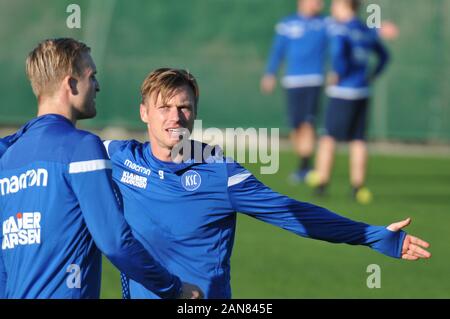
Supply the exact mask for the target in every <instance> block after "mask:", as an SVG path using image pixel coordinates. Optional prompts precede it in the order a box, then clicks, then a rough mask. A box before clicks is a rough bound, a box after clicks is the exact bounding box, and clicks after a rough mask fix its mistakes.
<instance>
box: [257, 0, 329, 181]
mask: <svg viewBox="0 0 450 319" xmlns="http://www.w3.org/2000/svg"><path fill="white" fill-rule="evenodd" d="M322 9H323V1H322V0H298V12H297V13H296V14H294V15H291V16H288V17H286V18H284V19H282V20H281V21H280V22H279V23H278V24H277V26H276V35H275V39H274V43H273V46H272V51H271V53H270V57H269V61H268V64H267V67H266V72H265V75H264V76H263V78H262V80H261V90H262V92H263V93H271V92H272V91H273V90H274V88H275V85H276V74H277V71H278V69H279V68H280V65H281V63H282V62H283V61H285V62H286V74H285V75H284V77H283V79H282V85H283V87H284V88H285V89H286V96H287V113H288V119H289V123H290V125H291V128H292V131H291V134H290V136H291V140H292V143H293V146H294V149H295V151H296V153H297V154H298V156H299V157H300V163H299V166H298V169H297V171H296V172H295V173H293V174H292V175H291V180H292V181H294V182H299V181H303V180H304V178H305V176H306V175H307V173H308V172H309V170H310V169H311V164H312V163H311V157H312V156H313V153H314V145H315V122H316V116H317V113H318V109H319V103H320V95H321V91H322V86H323V84H324V64H325V55H326V47H327V43H328V38H327V27H328V23H327V21H326V18H324V17H322V16H321V15H320V13H321V11H322Z"/></svg>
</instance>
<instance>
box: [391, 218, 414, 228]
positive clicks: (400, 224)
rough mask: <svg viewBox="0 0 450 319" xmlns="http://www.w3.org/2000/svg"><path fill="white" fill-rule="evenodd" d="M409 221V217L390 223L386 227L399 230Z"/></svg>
mask: <svg viewBox="0 0 450 319" xmlns="http://www.w3.org/2000/svg"><path fill="white" fill-rule="evenodd" d="M410 223H411V218H407V219H405V220H402V221H399V222H396V223H392V224H390V225H389V226H388V227H387V229H389V230H390V231H399V230H400V229H402V228H404V227H406V226H408V225H409V224H410Z"/></svg>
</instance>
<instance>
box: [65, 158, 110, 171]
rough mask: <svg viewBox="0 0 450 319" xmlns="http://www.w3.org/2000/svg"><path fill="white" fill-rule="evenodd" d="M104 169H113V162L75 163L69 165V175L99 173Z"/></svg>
mask: <svg viewBox="0 0 450 319" xmlns="http://www.w3.org/2000/svg"><path fill="white" fill-rule="evenodd" d="M102 169H111V162H110V161H109V160H92V161H84V162H73V163H70V164H69V173H70V174H77V173H87V172H93V171H99V170H102Z"/></svg>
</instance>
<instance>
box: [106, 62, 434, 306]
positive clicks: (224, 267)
mask: <svg viewBox="0 0 450 319" xmlns="http://www.w3.org/2000/svg"><path fill="white" fill-rule="evenodd" d="M141 96H142V102H141V105H140V115H141V119H142V121H143V122H145V123H146V125H147V131H148V136H149V140H150V142H147V143H140V142H138V141H133V140H131V141H105V147H106V149H107V152H108V155H109V156H110V158H111V162H112V165H113V178H114V180H115V181H116V182H117V183H118V185H119V187H120V190H121V193H122V196H123V203H124V214H125V218H126V219H127V221H128V223H129V224H130V226H131V227H132V229H133V234H135V235H136V237H137V238H138V239H139V240H140V241H141V242H142V243H143V244H144V246H145V247H146V248H147V249H148V250H149V251H150V252H151V253H152V255H153V256H155V258H156V259H157V260H158V261H159V262H160V263H161V264H162V265H163V266H165V267H167V269H168V270H169V271H171V272H174V273H176V274H178V275H180V278H181V279H182V280H185V281H189V282H195V283H196V284H198V285H199V286H200V288H201V289H202V290H203V291H204V292H205V297H206V298H230V297H231V287H230V258H231V253H232V248H233V242H234V235H235V229H236V215H237V214H236V212H242V213H244V214H247V215H249V216H252V217H254V218H256V219H259V220H261V221H264V222H267V223H270V224H273V225H275V226H278V227H280V228H283V229H286V230H288V231H291V232H293V233H295V234H297V235H300V236H303V237H309V238H314V239H320V240H325V241H329V242H333V243H348V244H351V245H366V246H369V247H371V248H372V249H374V250H376V251H378V252H381V253H383V254H385V255H388V256H391V257H396V258H403V259H408V260H416V259H419V258H429V257H430V256H431V255H430V253H429V252H427V251H426V250H424V249H423V248H421V247H420V246H422V247H425V248H426V247H428V244H427V243H426V242H424V241H422V240H420V239H418V238H416V237H413V236H410V235H407V234H406V233H405V232H403V231H401V229H402V228H403V227H405V226H407V225H408V224H409V222H410V219H407V220H404V221H401V222H398V223H394V224H391V225H389V226H388V227H387V228H386V227H384V226H372V225H367V224H364V223H359V222H355V221H352V220H350V219H347V218H344V217H342V216H339V215H336V214H334V213H332V212H330V211H328V210H327V209H325V208H322V207H318V206H315V205H312V204H308V203H302V202H298V201H296V200H294V199H291V198H289V197H287V196H283V195H281V194H278V193H276V192H274V191H272V190H271V189H270V188H268V187H267V186H265V185H264V184H263V183H261V182H260V181H259V180H257V179H256V178H255V177H254V176H253V175H252V174H251V173H250V172H249V171H248V170H246V169H245V168H244V167H242V166H241V165H239V164H238V163H236V162H235V161H233V160H232V159H226V158H224V157H223V156H222V155H221V152H220V150H218V149H217V148H216V147H211V146H209V145H206V144H202V143H200V142H197V141H193V140H189V134H190V132H191V131H192V129H193V125H194V119H195V117H196V115H197V108H198V100H199V89H198V86H197V82H196V80H195V78H194V77H193V76H192V75H191V74H189V73H188V72H186V71H183V70H177V69H158V70H155V71H153V72H152V73H150V74H149V75H148V76H147V78H146V79H145V80H144V83H143V84H142V87H141ZM180 144H181V145H182V147H181V148H180V147H179V146H180ZM299 258H301V256H300V255H299ZM123 282H127V281H123ZM129 289H130V296H131V298H158V296H157V295H156V294H155V293H154V292H153V291H152V290H151V289H148V288H146V287H144V286H142V285H141V284H139V283H138V282H136V281H135V280H130V282H129Z"/></svg>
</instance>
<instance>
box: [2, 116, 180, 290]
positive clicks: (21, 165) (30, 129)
mask: <svg viewBox="0 0 450 319" xmlns="http://www.w3.org/2000/svg"><path fill="white" fill-rule="evenodd" d="M0 145H1V146H2V152H3V155H2V156H1V158H0V220H1V222H2V232H1V243H2V249H1V251H0V298H99V296H100V279H101V252H103V253H104V254H105V255H106V257H108V258H109V259H110V260H111V262H112V263H113V264H114V265H115V266H116V267H117V268H119V269H120V270H121V271H122V272H124V273H126V274H127V275H128V276H130V277H131V278H133V279H134V280H136V281H138V282H141V283H142V284H143V285H144V286H145V287H147V289H151V290H152V291H154V292H155V293H156V294H157V295H158V296H160V297H176V296H178V294H179V292H180V287H181V282H180V280H179V278H178V277H175V276H173V275H171V274H170V273H169V272H168V271H167V270H166V269H164V268H162V267H161V265H160V264H159V263H158V262H157V261H155V260H154V259H153V258H152V257H151V256H149V254H148V252H147V251H146V250H145V249H144V247H143V246H142V245H141V244H140V243H139V242H137V241H136V240H135V239H134V237H133V236H132V233H131V229H130V228H129V226H128V224H127V223H126V221H125V218H124V217H123V214H122V212H121V207H120V202H119V199H118V198H117V195H115V192H114V191H113V183H112V179H111V169H110V168H111V163H110V161H109V159H108V157H107V154H106V152H105V149H104V146H103V144H102V142H101V141H100V139H99V138H98V137H97V136H95V135H93V134H90V133H88V132H85V131H81V130H78V129H76V128H75V127H74V125H73V124H72V123H71V122H70V121H69V120H67V119H66V118H64V117H63V116H60V115H53V114H51V115H44V116H41V117H38V118H36V119H34V120H32V121H30V122H28V123H27V124H26V125H25V126H24V127H23V128H21V129H20V130H19V131H18V132H17V133H16V134H14V135H12V136H9V137H7V138H4V139H2V140H1V143H0ZM0 155H1V154H0ZM97 247H98V248H97Z"/></svg>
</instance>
